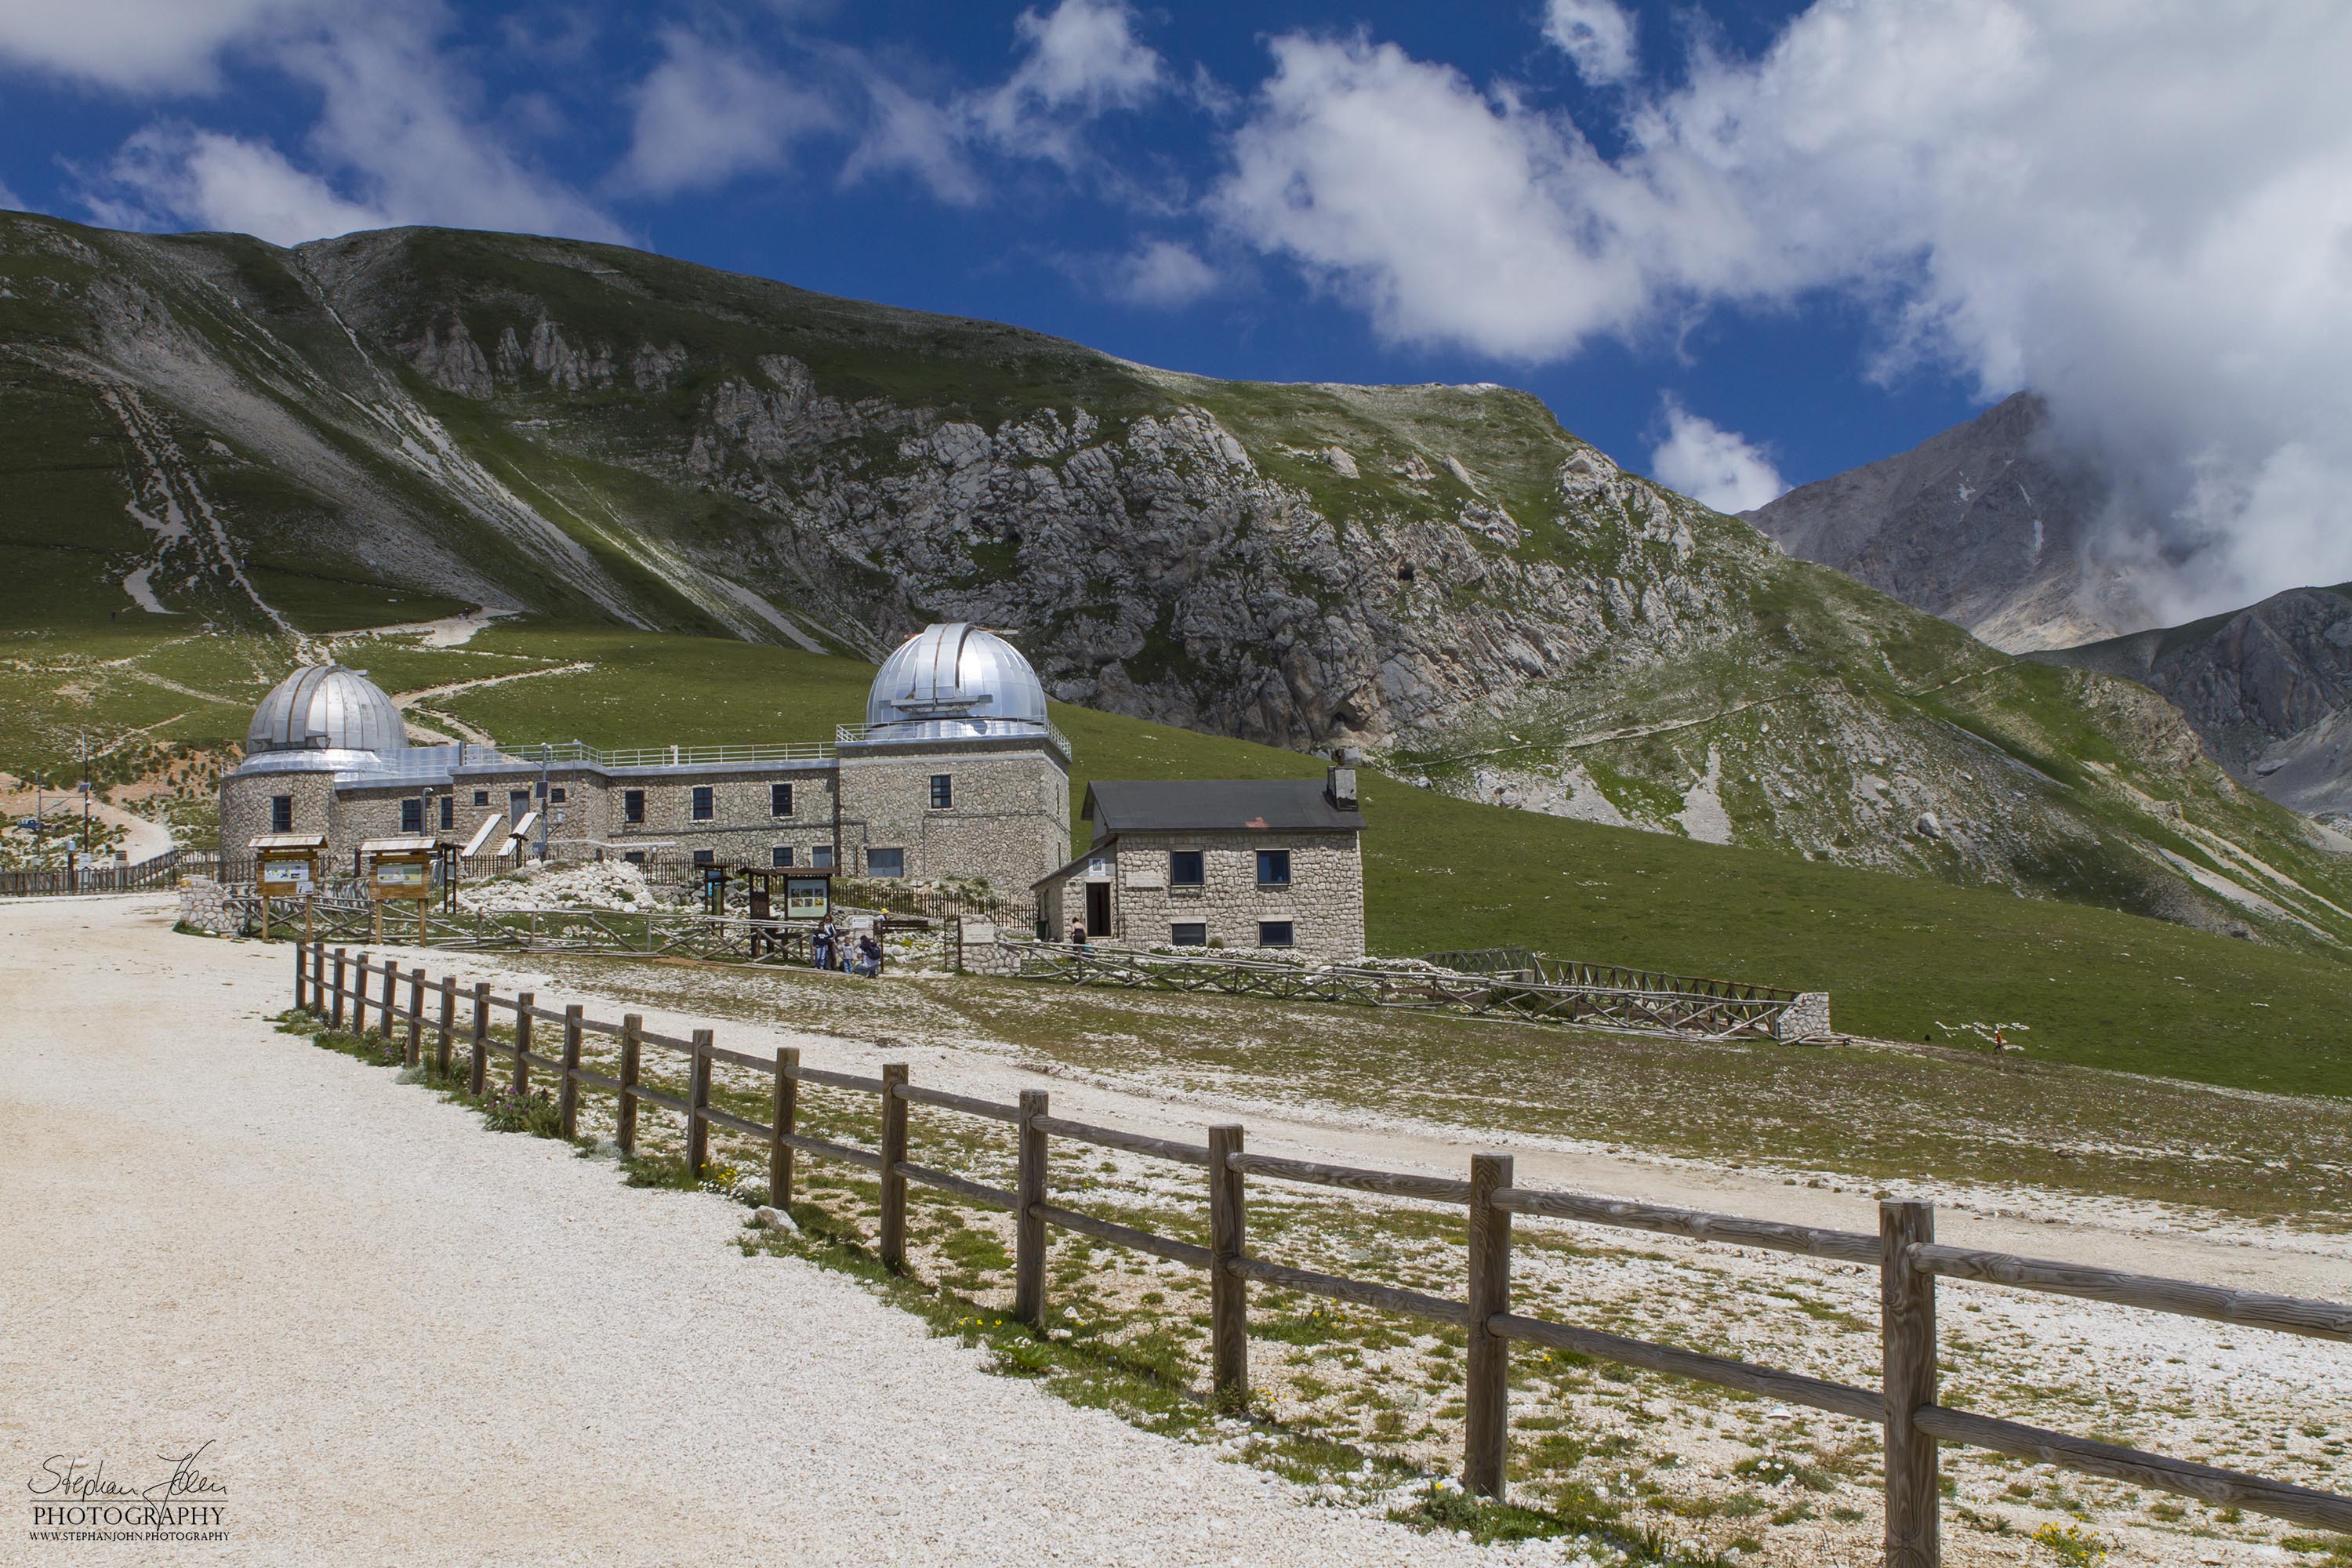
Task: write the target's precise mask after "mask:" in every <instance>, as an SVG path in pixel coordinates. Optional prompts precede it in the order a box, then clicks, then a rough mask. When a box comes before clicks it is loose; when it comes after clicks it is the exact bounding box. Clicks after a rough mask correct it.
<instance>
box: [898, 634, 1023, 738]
mask: <svg viewBox="0 0 2352 1568" xmlns="http://www.w3.org/2000/svg"><path fill="white" fill-rule="evenodd" d="M866 723H867V725H868V726H870V727H872V728H874V729H876V730H884V729H886V728H887V734H883V735H877V736H876V737H875V738H876V739H877V740H878V739H891V740H896V739H901V738H904V739H907V740H931V739H944V738H951V737H954V736H958V735H987V734H1038V733H1042V732H1044V731H1045V727H1046V725H1045V687H1044V686H1043V685H1041V684H1040V683H1039V682H1038V679H1037V672H1036V671H1035V670H1034V669H1032V668H1029V661H1028V660H1027V659H1025V658H1022V657H1021V650H1020V649H1019V648H1016V647H1013V645H1012V644H1011V643H1009V642H1006V641H1005V640H1004V639H1003V637H998V636H997V635H996V634H995V633H993V632H991V631H987V630H984V629H982V627H979V626H972V625H971V624H970V623H969V622H965V621H955V622H951V623H950V624H948V625H946V626H925V627H924V628H923V629H922V630H921V631H919V632H917V633H916V634H915V635H914V636H913V637H908V639H907V640H906V641H905V642H903V643H900V644H899V645H898V651H897V652H895V653H893V654H892V655H891V656H890V657H889V658H887V659H885V660H883V661H882V669H881V673H879V674H877V676H875V678H874V685H873V688H872V689H870V690H869V691H868V692H867V693H866Z"/></svg>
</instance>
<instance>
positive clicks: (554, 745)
mask: <svg viewBox="0 0 2352 1568" xmlns="http://www.w3.org/2000/svg"><path fill="white" fill-rule="evenodd" d="M887 728H889V726H877V725H871V724H836V725H835V726H834V731H833V734H834V738H833V742H831V743H827V742H823V741H783V742H775V743H773V744H768V745H739V746H628V747H619V748H614V749H607V748H605V747H602V746H592V745H590V744H588V743H587V742H585V741H546V742H539V743H537V744H534V745H526V746H493V745H484V744H482V743H480V742H475V741H467V742H460V743H458V744H457V745H453V746H410V747H407V748H405V749H404V750H402V751H397V752H383V753H382V754H381V755H380V756H379V757H378V758H377V760H376V763H375V764H374V765H373V766H372V767H368V768H363V769H346V770H343V771H341V772H339V773H337V774H336V775H335V776H336V778H337V779H338V780H339V781H344V782H353V783H356V782H362V781H365V780H369V779H431V778H446V777H447V776H448V775H449V774H450V773H451V772H453V771H457V772H463V771H465V770H467V769H472V768H501V767H506V768H512V767H523V768H563V767H590V768H598V769H602V770H606V771H610V770H612V769H615V768H708V767H724V766H730V765H742V764H746V763H825V762H831V761H832V760H833V759H834V758H835V755H837V754H838V752H837V750H836V748H838V747H840V746H846V745H856V743H858V742H862V741H868V740H882V741H887V740H890V739H892V738H893V737H891V736H889V735H887V734H882V735H877V734H875V733H874V732H873V731H876V730H877V729H887ZM1044 729H1045V735H1046V737H1047V738H1048V739H1049V740H1051V741H1052V742H1054V744H1055V745H1056V746H1058V747H1060V748H1061V750H1062V754H1063V755H1065V756H1072V755H1075V754H1076V753H1075V752H1073V751H1072V749H1071V746H1070V738H1069V737H1068V736H1067V735H1065V734H1063V733H1062V731H1061V730H1060V729H1059V728H1058V727H1056V726H1055V725H1054V724H1051V723H1047V724H1046V725H1045V726H1044Z"/></svg>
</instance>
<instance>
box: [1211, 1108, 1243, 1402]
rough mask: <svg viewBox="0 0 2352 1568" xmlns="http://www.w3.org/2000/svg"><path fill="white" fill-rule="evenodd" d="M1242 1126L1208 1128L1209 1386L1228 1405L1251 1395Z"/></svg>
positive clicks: (1217, 1397)
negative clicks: (1242, 1266)
mask: <svg viewBox="0 0 2352 1568" xmlns="http://www.w3.org/2000/svg"><path fill="white" fill-rule="evenodd" d="M1240 1152H1242V1130H1241V1129H1240V1128H1239V1127H1237V1126H1233V1125H1231V1124H1228V1125H1225V1126H1222V1127H1212V1128H1210V1129H1209V1349H1210V1362H1211V1365H1212V1372H1211V1374H1210V1391H1211V1393H1212V1394H1213V1396H1214V1397H1215V1398H1216V1399H1217V1400H1218V1401H1219V1402H1220V1403H1222V1404H1223V1405H1225V1406H1226V1407H1227V1408H1229V1409H1234V1410H1238V1409H1239V1408H1240V1407H1241V1405H1243V1403H1244V1401H1246V1400H1247V1399H1248V1398H1249V1281H1248V1280H1246V1279H1243V1278H1242V1277H1241V1274H1240V1273H1239V1272H1238V1266H1239V1263H1240V1260H1241V1256H1242V1254H1243V1253H1244V1251H1245V1250H1247V1242H1248V1239H1249V1210H1248V1206H1247V1204H1246V1202H1245V1199H1244V1193H1243V1190H1242V1173H1240V1172H1239V1171H1236V1170H1234V1164H1233V1156H1234V1155H1235V1154H1238V1153H1240Z"/></svg>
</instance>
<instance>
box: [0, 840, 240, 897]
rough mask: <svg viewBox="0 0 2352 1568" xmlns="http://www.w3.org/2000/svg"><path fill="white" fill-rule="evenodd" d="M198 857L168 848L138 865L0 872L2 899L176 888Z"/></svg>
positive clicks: (116, 863) (109, 862) (103, 864)
mask: <svg viewBox="0 0 2352 1568" xmlns="http://www.w3.org/2000/svg"><path fill="white" fill-rule="evenodd" d="M196 868H197V866H196V862H195V858H194V857H191V856H185V855H183V854H182V853H181V852H180V851H179V850H177V849H166V850H164V851H163V853H162V854H161V855H153V856H150V857H149V858H146V859H144V860H141V861H138V862H136V863H135V864H126V863H125V862H122V861H120V860H100V861H85V862H84V863H83V864H82V865H81V866H79V867H78V868H75V869H73V870H71V871H68V870H63V869H58V870H48V869H43V870H25V871H0V898H26V897H35V896H46V895H64V894H68V893H136V892H140V891H142V890H144V889H149V888H173V887H177V886H178V885H179V881H180V879H181V877H183V876H184V875H189V874H192V873H193V872H194V871H195V870H196Z"/></svg>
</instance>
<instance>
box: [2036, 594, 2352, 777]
mask: <svg viewBox="0 0 2352 1568" xmlns="http://www.w3.org/2000/svg"><path fill="white" fill-rule="evenodd" d="M2034 657H2035V658H2038V659H2041V660H2042V661H2044V662H2046V663H2050V664H2053V665H2064V666H2070V667H2072V668H2077V669H2090V670H2096V671H2098V672H2100V673H2102V674H2105V675H2113V676H2118V677H2121V678H2122V679H2126V680H2135V681H2137V682H2139V683H2140V684H2141V685H2143V686H2146V687H2148V688H2149V689H2152V690H2155V691H2158V692H2161V693H2162V694H2163V695H2164V696H2165V698H2166V699H2168V700H2169V701H2170V702H2171V703H2172V705H2173V706H2174V707H2176V708H2178V709H2179V710H2180V711H2181V712H2182V713H2183V714H2184V715H2185V716H2187V718H2188V720H2189V723H2191V724H2192V725H2194V726H2195V727H2196V729H2197V732H2198V733H2199V734H2200V735H2201V736H2203V737H2204V739H2205V742H2206V744H2207V745H2208V746H2210V748H2211V749H2212V752H2213V754H2214V755H2215V756H2216V757H2218V758H2219V759H2220V760H2221V763H2222V764H2223V765H2224V766H2225V767H2227V768H2229V769H2230V770H2231V772H2232V773H2235V774H2237V775H2238V776H2239V777H2241V778H2242V779H2244V780H2246V781H2247V782H2248V783H2250V784H2252V785H2253V786H2254V787H2255V788H2256V789H2259V790H2261V791H2262V792H2263V794H2264V795H2268V796H2270V797H2271V798H2272V799H2273V800H2275V801H2277V802H2279V803H2280V804H2281V805H2286V806H2290V807H2292V808H2294V810H2297V811H2303V812H2309V813H2311V814H2312V815H2314V816H2332V817H2336V818H2352V584H2339V585H2337V586H2336V587H2333V588H2294V589H2290V590H2288V591H2287V592H2285V593H2284V594H2274V595H2272V596H2271V597H2269V598H2267V599H2264V600H2263V602H2262V603H2261V604H2258V605H2250V606H2248V607H2247V608H2245V609H2242V610H2239V611H2237V612H2235V613H2234V614H2231V615H2226V616H2210V617H2209V618H2207V619H2205V620H2201V621H2197V622H2193V623H2191V624H2189V625H2188V626H2168V627H2161V628H2158V629H2156V630H2153V631H2145V632H2136V633H2133V634H2132V635H2130V636H2128V637H2113V638H2108V639H2106V640H2105V641H2101V642H2095V643H2088V644H2085V645H2084V646H2083V647H2071V648H2059V649H2053V650H2051V651H2049V652H2046V653H2041V654H2037V655H2035V656H2034Z"/></svg>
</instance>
